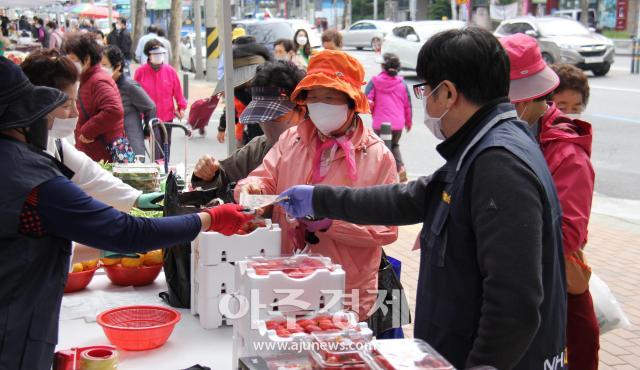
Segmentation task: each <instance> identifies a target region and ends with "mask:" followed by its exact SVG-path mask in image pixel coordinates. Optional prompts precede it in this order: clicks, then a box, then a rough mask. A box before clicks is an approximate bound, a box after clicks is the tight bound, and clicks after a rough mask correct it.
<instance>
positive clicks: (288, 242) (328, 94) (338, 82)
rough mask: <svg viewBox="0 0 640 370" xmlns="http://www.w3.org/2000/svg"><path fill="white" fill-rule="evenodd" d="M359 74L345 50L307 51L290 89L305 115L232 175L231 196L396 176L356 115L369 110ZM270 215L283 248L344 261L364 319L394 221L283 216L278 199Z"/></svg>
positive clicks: (368, 183)
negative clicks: (255, 162) (305, 64)
mask: <svg viewBox="0 0 640 370" xmlns="http://www.w3.org/2000/svg"><path fill="white" fill-rule="evenodd" d="M363 80H364V69H363V67H362V65H361V64H360V62H358V61H357V60H356V59H355V58H353V57H352V56H350V55H348V54H346V53H343V52H341V51H333V50H326V51H322V52H319V53H317V54H316V55H315V56H314V57H313V58H311V59H310V61H309V68H308V70H307V75H306V77H305V78H304V79H303V80H302V81H301V82H300V84H298V86H297V88H296V90H295V91H294V92H293V94H292V96H291V100H292V101H293V102H296V103H297V104H299V105H303V106H306V108H307V110H308V112H309V113H308V115H309V119H307V120H305V121H304V122H302V123H300V124H299V125H298V126H296V127H293V128H290V129H289V130H287V131H285V132H284V133H283V134H282V135H281V136H280V139H279V140H278V142H277V143H276V144H275V145H274V146H273V148H271V150H270V151H269V153H267V155H266V157H265V158H264V160H263V162H262V165H261V166H260V167H258V168H257V169H255V170H254V171H253V172H251V174H250V175H249V177H247V178H246V179H244V180H242V181H240V182H239V183H238V186H237V187H236V197H239V196H240V193H242V192H247V193H251V194H280V193H281V192H283V191H284V190H286V189H288V188H289V187H291V186H293V185H299V184H330V185H342V186H350V187H364V186H371V185H377V184H391V183H396V182H397V181H398V174H397V172H396V166H395V160H394V158H393V154H391V152H390V151H389V149H387V147H386V146H385V145H384V143H383V142H382V140H380V138H378V137H377V136H376V135H375V134H374V133H373V131H371V130H370V129H369V128H367V127H366V126H365V125H364V124H363V123H362V120H361V119H360V116H359V114H360V113H369V103H368V101H367V97H366V96H365V94H364V93H363V92H362V90H361V87H362V84H363ZM272 218H273V220H274V222H277V223H279V224H280V226H281V227H282V229H283V233H282V235H283V237H282V253H283V254H291V253H293V252H294V251H296V250H302V249H305V248H306V249H307V250H308V251H309V253H318V254H321V255H324V256H327V257H331V259H332V260H333V261H334V262H335V263H338V264H340V265H342V267H343V268H344V269H345V271H346V287H345V290H346V293H347V294H352V293H355V294H353V295H352V299H351V301H350V302H349V299H347V300H346V301H347V302H345V303H346V304H347V305H348V306H349V307H351V308H352V309H353V310H354V311H357V312H358V313H359V315H360V319H361V320H365V319H367V318H368V316H370V314H371V313H372V312H370V311H371V308H372V307H373V305H374V303H375V299H376V294H375V293H372V292H371V291H375V290H376V289H377V287H378V274H377V273H378V268H379V266H380V259H381V253H382V248H381V247H382V246H383V245H386V244H390V243H392V242H394V241H395V240H396V239H397V237H398V232H397V228H396V227H387V226H359V225H354V224H350V223H346V222H342V221H333V222H331V221H330V220H319V221H309V220H306V219H299V220H289V219H288V217H287V215H286V214H285V212H284V210H283V209H282V208H280V207H275V208H274V209H273V216H272ZM310 233H315V238H314V237H313V236H310ZM307 246H308V247H307ZM354 291H355V292H354ZM356 297H359V299H357V298H356Z"/></svg>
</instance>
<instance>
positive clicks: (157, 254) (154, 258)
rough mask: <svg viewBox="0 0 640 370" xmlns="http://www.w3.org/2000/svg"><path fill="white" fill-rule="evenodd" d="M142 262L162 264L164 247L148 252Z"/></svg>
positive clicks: (148, 264) (145, 263)
mask: <svg viewBox="0 0 640 370" xmlns="http://www.w3.org/2000/svg"><path fill="white" fill-rule="evenodd" d="M142 263H143V264H144V265H145V266H153V265H161V264H162V249H158V250H155V251H151V252H147V254H145V255H144V256H143V257H142Z"/></svg>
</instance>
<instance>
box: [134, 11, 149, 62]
mask: <svg viewBox="0 0 640 370" xmlns="http://www.w3.org/2000/svg"><path fill="white" fill-rule="evenodd" d="M135 15H136V19H135V21H134V27H135V28H134V29H133V43H132V46H131V47H132V48H133V50H134V51H135V50H136V48H137V47H138V41H140V38H141V37H142V35H143V34H144V19H145V18H146V7H145V6H144V0H135ZM138 62H140V61H138Z"/></svg>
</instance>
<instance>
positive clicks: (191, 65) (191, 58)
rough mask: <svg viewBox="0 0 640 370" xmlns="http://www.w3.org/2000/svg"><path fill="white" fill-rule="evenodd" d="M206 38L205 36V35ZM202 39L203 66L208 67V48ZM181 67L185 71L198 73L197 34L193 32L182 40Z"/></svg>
mask: <svg viewBox="0 0 640 370" xmlns="http://www.w3.org/2000/svg"><path fill="white" fill-rule="evenodd" d="M203 36H204V35H203ZM205 42H206V41H205V39H204V37H203V38H202V44H203V45H202V65H203V67H205V66H206V65H207V46H206V44H205ZM180 66H181V67H182V70H183V71H191V72H195V71H196V34H195V33H193V32H191V33H189V34H187V35H186V36H184V37H182V38H181V39H180Z"/></svg>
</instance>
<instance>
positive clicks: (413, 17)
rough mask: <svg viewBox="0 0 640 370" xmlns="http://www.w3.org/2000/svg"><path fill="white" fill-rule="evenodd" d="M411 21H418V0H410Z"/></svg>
mask: <svg viewBox="0 0 640 370" xmlns="http://www.w3.org/2000/svg"><path fill="white" fill-rule="evenodd" d="M409 19H411V21H413V22H415V20H416V0H409Z"/></svg>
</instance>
